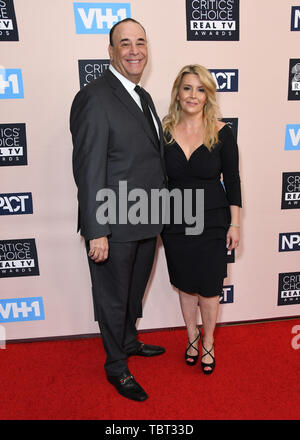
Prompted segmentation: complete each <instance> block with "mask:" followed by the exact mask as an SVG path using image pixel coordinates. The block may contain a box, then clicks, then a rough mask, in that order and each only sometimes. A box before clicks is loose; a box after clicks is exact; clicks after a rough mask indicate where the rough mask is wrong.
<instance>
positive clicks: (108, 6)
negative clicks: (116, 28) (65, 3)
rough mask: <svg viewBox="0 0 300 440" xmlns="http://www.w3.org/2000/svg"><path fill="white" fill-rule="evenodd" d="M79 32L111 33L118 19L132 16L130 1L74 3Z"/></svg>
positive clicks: (77, 31)
mask: <svg viewBox="0 0 300 440" xmlns="http://www.w3.org/2000/svg"><path fill="white" fill-rule="evenodd" d="M73 7H74V17H75V25H76V33H77V34H109V31H110V29H111V28H112V27H113V25H114V24H116V23H117V22H118V21H121V20H124V19H125V18H129V17H130V3H73Z"/></svg>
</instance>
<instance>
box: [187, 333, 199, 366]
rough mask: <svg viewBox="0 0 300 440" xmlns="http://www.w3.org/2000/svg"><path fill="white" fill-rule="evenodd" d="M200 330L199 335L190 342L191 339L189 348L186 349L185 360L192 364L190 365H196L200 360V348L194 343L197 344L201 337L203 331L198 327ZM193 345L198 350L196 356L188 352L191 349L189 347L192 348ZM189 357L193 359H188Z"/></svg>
mask: <svg viewBox="0 0 300 440" xmlns="http://www.w3.org/2000/svg"><path fill="white" fill-rule="evenodd" d="M198 332H199V334H198V336H197V337H196V339H194V341H193V342H190V341H189V345H188V348H187V349H186V350H185V354H184V358H185V362H186V364H187V365H190V366H192V365H196V363H197V361H198V358H199V350H198V348H196V347H194V345H193V344H195V342H197V341H198V339H199V338H200V337H201V331H200V329H199V328H198ZM191 347H193V349H194V350H196V351H197V354H196V355H194V356H192V355H190V354H188V351H189V349H190V348H191ZM188 359H191V360H188Z"/></svg>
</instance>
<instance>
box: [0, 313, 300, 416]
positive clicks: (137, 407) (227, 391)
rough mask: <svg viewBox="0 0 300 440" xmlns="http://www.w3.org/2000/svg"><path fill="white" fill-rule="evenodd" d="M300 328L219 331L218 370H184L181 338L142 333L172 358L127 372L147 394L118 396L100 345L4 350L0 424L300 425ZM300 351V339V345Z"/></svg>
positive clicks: (283, 324)
mask: <svg viewBox="0 0 300 440" xmlns="http://www.w3.org/2000/svg"><path fill="white" fill-rule="evenodd" d="M299 324H300V321H299V320H294V319H293V320H286V321H280V322H269V323H259V324H251V325H236V326H224V327H218V328H217V330H216V342H215V346H216V350H215V352H216V369H215V372H214V373H213V374H212V375H210V376H205V375H204V374H203V373H202V372H201V369H200V365H197V366H195V367H188V366H186V365H185V363H184V359H183V358H184V350H185V345H186V335H185V331H184V330H167V331H160V332H152V333H144V334H141V335H140V339H141V340H143V341H144V342H146V343H151V344H160V345H164V346H165V347H166V350H167V353H166V354H164V355H162V356H159V357H156V358H149V359H146V358H141V357H134V358H131V359H130V360H129V367H130V370H131V372H132V374H134V376H135V378H136V379H137V381H138V382H140V384H141V385H142V386H143V387H144V388H145V390H146V391H147V393H148V394H149V399H148V400H147V401H146V402H143V403H138V402H132V401H130V400H127V399H124V398H122V397H121V396H119V395H118V393H117V392H116V391H115V390H114V388H113V387H112V385H110V384H109V383H108V382H107V381H106V379H105V375H104V369H103V363H104V350H103V348H102V341H101V339H100V338H92V339H90V338H87V339H78V340H68V341H65V340H64V341H62V340H61V341H54V342H33V343H22V344H7V346H6V349H5V350H0V361H1V363H0V365H1V367H0V368H1V375H0V386H1V388H0V389H1V406H0V419H1V420H212V419H214V420H245V419H247V420H292V419H297V420H299V415H300V384H299V383H300V382H299V365H300V364H299V360H300V348H299V349H294V348H293V347H292V344H291V342H292V338H293V337H295V335H293V334H292V328H293V327H294V326H295V325H299ZM298 342H299V345H300V338H298Z"/></svg>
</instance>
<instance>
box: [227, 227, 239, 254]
mask: <svg viewBox="0 0 300 440" xmlns="http://www.w3.org/2000/svg"><path fill="white" fill-rule="evenodd" d="M239 242H240V228H239V227H237V226H230V227H229V229H228V232H227V237H226V247H227V249H228V250H230V251H232V249H235V248H237V247H238V245H239Z"/></svg>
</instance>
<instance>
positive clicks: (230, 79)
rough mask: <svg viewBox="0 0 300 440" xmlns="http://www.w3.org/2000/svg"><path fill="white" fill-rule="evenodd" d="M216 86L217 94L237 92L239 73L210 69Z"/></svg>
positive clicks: (235, 70)
mask: <svg viewBox="0 0 300 440" xmlns="http://www.w3.org/2000/svg"><path fill="white" fill-rule="evenodd" d="M210 73H211V74H212V76H213V78H214V80H215V82H216V84H217V92H238V89H239V71H238V70H237V69H226V70H225V69H222V70H221V69H210Z"/></svg>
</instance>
